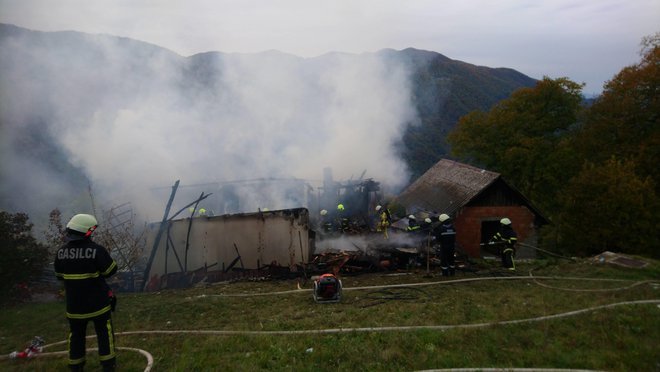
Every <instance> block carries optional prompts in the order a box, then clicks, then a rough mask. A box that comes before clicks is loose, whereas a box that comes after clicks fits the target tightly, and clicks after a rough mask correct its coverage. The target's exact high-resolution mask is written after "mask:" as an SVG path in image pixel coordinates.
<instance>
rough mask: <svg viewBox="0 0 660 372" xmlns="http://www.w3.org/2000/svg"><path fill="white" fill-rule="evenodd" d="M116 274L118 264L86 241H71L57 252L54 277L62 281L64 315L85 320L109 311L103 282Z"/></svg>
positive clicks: (101, 248)
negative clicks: (64, 296)
mask: <svg viewBox="0 0 660 372" xmlns="http://www.w3.org/2000/svg"><path fill="white" fill-rule="evenodd" d="M116 272H117V263H116V262H115V260H114V259H113V258H112V257H111V256H110V254H109V253H108V251H106V250H105V248H103V247H102V246H100V245H98V244H96V243H94V242H93V241H91V240H90V239H89V238H82V237H80V238H74V239H73V240H70V241H68V242H67V243H66V244H65V245H64V246H62V247H61V248H60V249H58V250H57V254H56V255H55V276H56V277H57V278H58V279H60V280H63V281H64V289H65V291H66V315H67V317H68V318H72V319H87V318H93V317H96V316H99V315H101V314H105V313H106V312H108V311H110V298H109V297H108V290H109V286H108V285H107V283H106V282H105V278H107V277H110V276H112V275H113V274H114V273H116Z"/></svg>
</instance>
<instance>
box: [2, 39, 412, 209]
mask: <svg viewBox="0 0 660 372" xmlns="http://www.w3.org/2000/svg"><path fill="white" fill-rule="evenodd" d="M42 37H43V38H42ZM39 38H41V39H39V40H47V41H50V42H35V41H34V35H23V36H14V37H7V36H6V35H5V36H4V38H3V39H2V46H3V55H5V56H7V55H10V56H11V59H10V60H9V62H8V61H7V58H8V57H3V58H5V59H4V61H3V66H4V67H5V68H11V69H12V70H11V72H10V73H11V74H12V75H11V76H12V77H11V79H8V78H5V79H3V81H2V90H3V96H5V95H7V94H12V95H13V101H16V102H19V103H20V105H15V106H13V107H11V108H10V111H11V114H12V117H14V118H16V117H18V118H27V117H32V116H35V112H36V113H39V115H37V116H40V117H42V118H43V120H44V121H45V122H47V123H48V124H49V126H48V128H49V131H50V133H51V135H52V136H53V137H54V138H55V140H56V141H57V142H58V143H59V144H61V145H62V146H63V147H64V148H65V149H66V151H67V153H68V155H69V156H70V161H71V162H72V163H73V164H74V165H76V166H79V167H80V168H81V169H83V170H84V172H85V174H86V175H87V177H88V178H89V179H90V180H91V182H92V185H93V188H94V192H95V196H96V198H97V199H100V200H105V201H106V203H109V204H111V203H122V202H125V201H130V202H132V203H133V204H134V205H135V206H137V208H138V209H140V210H142V211H143V212H144V215H145V218H147V219H149V220H154V219H159V218H160V217H161V216H162V209H163V206H164V204H165V202H166V198H163V194H162V193H161V194H157V193H156V194H154V193H153V189H154V188H157V187H167V186H170V185H172V184H173V183H174V181H175V180H181V183H182V184H199V183H208V182H224V181H232V180H241V179H255V178H269V177H275V178H281V177H283V178H285V177H295V178H299V179H305V180H320V179H321V178H322V176H323V168H324V167H331V168H332V170H333V174H334V177H335V179H337V180H341V179H348V178H350V177H351V176H359V175H360V174H361V173H362V172H363V171H364V170H366V171H367V174H366V176H367V177H369V178H373V179H375V180H377V181H379V182H382V183H384V184H387V185H390V186H393V187H397V186H403V184H404V183H405V182H406V181H407V178H408V174H407V169H406V166H405V164H404V162H403V161H402V159H401V158H400V157H399V156H398V153H397V151H395V149H394V145H395V144H396V143H397V141H399V140H400V138H401V136H402V133H403V131H404V128H405V125H406V124H407V123H409V122H411V121H413V120H414V117H415V111H414V110H413V109H412V107H413V105H412V104H411V102H410V85H409V80H408V71H407V70H406V68H405V66H404V65H403V64H399V63H396V62H393V61H392V60H391V59H389V60H387V61H386V60H384V59H382V58H381V57H380V55H379V54H378V53H376V54H364V55H343V54H333V55H326V56H322V57H318V58H313V59H303V58H298V57H295V56H290V55H285V54H282V53H278V52H265V53H260V54H254V55H223V54H219V53H218V54H214V53H209V54H207V55H203V56H195V57H190V58H184V57H181V56H177V55H175V54H173V53H170V52H167V51H166V50H160V49H159V48H157V47H154V46H151V45H148V44H142V43H136V42H133V41H130V40H125V39H115V38H112V37H104V36H91V35H82V36H81V35H78V34H73V35H72V34H69V33H62V34H48V35H46V36H44V35H39ZM58 38H59V40H58V41H53V40H57V39H58ZM5 53H7V54H5ZM192 60H198V61H203V63H204V64H203V66H204V68H203V69H202V68H199V70H194V68H193V67H190V66H191V61H192ZM22 61H29V63H30V64H32V65H31V66H23V65H22V64H21V63H22ZM34 71H38V73H39V75H38V76H37V77H36V78H35V76H34V75H33V72H34ZM196 71H203V72H204V73H205V74H206V75H202V76H199V75H195V74H196V73H202V72H196ZM209 71H210V72H211V73H209ZM184 72H185V73H184ZM31 74H32V75H31ZM28 113H29V114H28ZM5 119H6V117H4V114H3V118H2V120H3V121H4V120H5ZM5 130H9V129H3V131H5ZM20 176H21V175H20V174H11V175H9V177H20ZM3 182H4V181H3ZM42 185H43V187H44V188H48V183H46V182H44V183H42ZM54 207H57V206H52V208H54Z"/></svg>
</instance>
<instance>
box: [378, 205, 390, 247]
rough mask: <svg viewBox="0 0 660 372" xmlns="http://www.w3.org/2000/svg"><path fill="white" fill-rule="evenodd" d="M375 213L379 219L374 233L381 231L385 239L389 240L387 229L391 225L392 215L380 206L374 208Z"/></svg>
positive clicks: (387, 209)
mask: <svg viewBox="0 0 660 372" xmlns="http://www.w3.org/2000/svg"><path fill="white" fill-rule="evenodd" d="M376 213H377V214H378V217H379V221H378V225H377V227H376V231H382V232H383V235H384V236H385V239H389V238H390V237H389V235H388V234H387V229H388V228H389V226H390V225H391V224H392V213H390V210H389V208H387V206H385V207H383V206H381V205H377V206H376Z"/></svg>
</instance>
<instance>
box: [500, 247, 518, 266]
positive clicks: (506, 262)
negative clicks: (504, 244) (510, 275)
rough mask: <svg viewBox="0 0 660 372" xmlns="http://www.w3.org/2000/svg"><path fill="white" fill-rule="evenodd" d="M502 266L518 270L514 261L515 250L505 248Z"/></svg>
mask: <svg viewBox="0 0 660 372" xmlns="http://www.w3.org/2000/svg"><path fill="white" fill-rule="evenodd" d="M502 266H503V267H505V268H507V269H509V270H511V271H515V270H516V264H515V262H514V261H513V248H504V251H502Z"/></svg>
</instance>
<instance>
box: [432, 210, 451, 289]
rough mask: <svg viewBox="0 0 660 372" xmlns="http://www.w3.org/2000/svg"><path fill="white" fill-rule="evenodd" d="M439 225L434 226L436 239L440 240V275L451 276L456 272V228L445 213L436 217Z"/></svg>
mask: <svg viewBox="0 0 660 372" xmlns="http://www.w3.org/2000/svg"><path fill="white" fill-rule="evenodd" d="M438 221H440V225H439V226H438V227H436V233H435V237H436V241H439V242H440V268H441V269H442V276H453V275H454V274H455V273H456V264H455V260H454V251H455V248H456V229H455V228H454V224H453V223H452V222H451V220H450V218H449V216H448V215H446V214H444V213H443V214H441V215H440V217H438Z"/></svg>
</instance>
